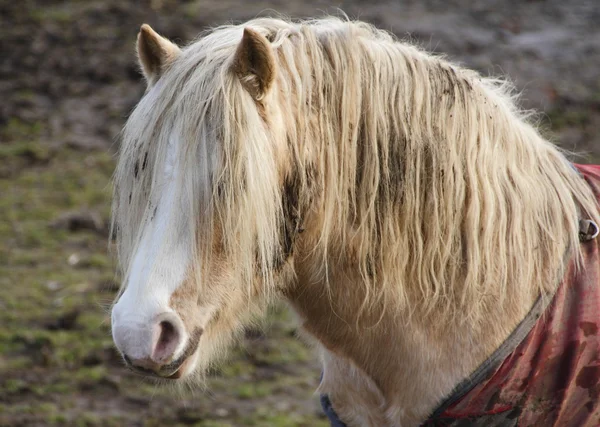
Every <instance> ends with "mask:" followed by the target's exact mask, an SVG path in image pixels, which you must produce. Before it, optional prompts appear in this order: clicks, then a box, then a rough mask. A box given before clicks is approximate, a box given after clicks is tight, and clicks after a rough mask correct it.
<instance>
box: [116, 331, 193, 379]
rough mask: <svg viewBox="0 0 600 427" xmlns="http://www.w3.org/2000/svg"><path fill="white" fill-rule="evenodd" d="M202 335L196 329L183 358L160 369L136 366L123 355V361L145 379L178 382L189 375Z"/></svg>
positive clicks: (180, 357) (182, 355)
mask: <svg viewBox="0 0 600 427" xmlns="http://www.w3.org/2000/svg"><path fill="white" fill-rule="evenodd" d="M201 335H202V329H200V328H198V329H196V330H195V331H194V334H192V337H191V339H190V341H189V342H188V344H187V346H186V347H185V350H184V351H183V353H182V354H181V356H179V357H178V358H177V359H175V360H174V361H172V362H170V363H168V364H166V365H164V366H161V367H160V369H149V367H144V366H139V365H138V366H136V365H135V364H133V363H132V361H131V360H130V359H129V358H128V357H127V356H126V355H123V359H124V360H125V364H126V365H127V367H128V368H129V369H131V370H132V371H133V372H135V373H138V374H141V375H143V376H145V377H153V378H160V379H167V380H178V379H180V378H182V377H183V376H184V375H186V374H187V373H189V371H190V365H192V364H193V363H194V359H195V355H196V352H197V351H198V347H199V341H200V336H201Z"/></svg>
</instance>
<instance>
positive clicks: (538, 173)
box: [113, 18, 597, 426]
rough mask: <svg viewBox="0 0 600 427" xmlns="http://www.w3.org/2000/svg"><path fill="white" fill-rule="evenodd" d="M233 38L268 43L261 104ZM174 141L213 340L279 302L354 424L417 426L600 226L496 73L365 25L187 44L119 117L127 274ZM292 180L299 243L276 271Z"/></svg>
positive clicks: (570, 174)
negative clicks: (291, 313) (242, 315)
mask: <svg viewBox="0 0 600 427" xmlns="http://www.w3.org/2000/svg"><path fill="white" fill-rule="evenodd" d="M244 27H249V28H251V29H252V30H254V31H255V32H256V33H258V34H261V35H262V36H263V37H264V38H265V41H266V40H268V43H270V47H269V48H270V49H272V53H273V58H274V60H275V76H276V77H275V80H274V82H273V83H272V85H271V86H270V87H269V90H268V92H267V93H265V94H264V96H263V94H261V96H259V97H257V96H256V94H250V93H249V92H248V90H247V89H246V88H247V84H246V83H247V82H248V81H253V80H252V79H253V78H255V77H252V76H249V78H248V79H245V78H244V77H241V76H240V75H239V73H238V72H236V71H235V70H234V68H236V67H235V66H234V65H235V55H236V51H237V49H238V45H239V43H240V40H241V39H242V34H243V31H244ZM267 56H268V55H267ZM236 69H239V67H237V68H236ZM248 72H249V73H250V72H252V70H250V71H248ZM173 132H176V133H177V134H178V135H179V136H180V137H181V138H182V149H181V150H180V152H179V153H178V155H179V156H181V165H182V168H183V171H184V172H183V173H182V174H181V175H182V176H184V177H185V179H184V181H182V182H181V185H182V186H183V188H184V189H185V194H186V200H189V209H186V210H185V211H183V212H181V217H180V220H181V222H182V223H185V224H189V225H190V226H192V227H193V229H194V230H195V234H196V247H195V249H194V253H195V255H194V256H195V258H196V259H197V260H198V262H197V267H196V268H194V275H193V279H191V281H190V282H189V283H192V285H190V286H194V287H196V289H197V294H198V295H199V296H198V304H201V305H202V304H209V302H210V303H211V304H216V301H219V304H223V307H221V306H219V307H221V308H223V310H222V312H223V314H222V316H223V317H222V318H220V319H226V321H225V320H215V321H214V322H215V326H214V327H213V328H215V329H213V330H217V329H216V328H217V327H218V322H219V321H222V322H226V323H221V325H224V324H227V325H230V324H231V325H233V324H234V323H235V322H232V320H231V319H235V316H236V313H237V312H236V311H235V310H237V308H239V307H240V302H239V301H246V304H247V307H246V308H248V309H249V310H250V308H252V307H254V308H256V307H259V306H262V304H263V303H265V302H268V301H270V300H272V299H273V298H274V297H279V296H283V297H284V298H286V299H287V300H288V301H289V302H290V304H291V306H292V307H293V308H294V309H295V310H296V312H297V313H298V314H299V317H300V319H301V320H300V321H301V324H302V326H303V329H304V330H305V332H306V334H307V336H308V337H309V339H310V340H312V341H313V342H315V343H317V345H318V347H319V349H320V352H321V355H322V358H323V363H324V381H323V383H322V385H321V391H322V392H326V393H328V394H329V395H330V396H331V399H332V401H333V404H334V407H335V408H336V410H337V411H338V413H339V415H340V417H341V418H342V419H343V420H345V421H346V422H347V423H349V425H373V426H381V425H393V426H411V425H418V423H419V422H420V421H422V420H423V419H424V418H425V417H426V416H427V415H428V413H429V412H430V411H431V410H433V409H434V408H435V406H436V405H437V404H438V403H439V402H440V401H441V399H443V397H444V396H446V395H447V394H448V393H449V392H450V391H451V390H452V388H453V387H454V386H455V385H456V384H457V383H458V382H459V381H460V380H461V379H463V378H464V377H465V376H467V375H469V374H470V373H471V372H472V371H473V370H474V369H475V368H476V367H477V366H478V364H479V363H481V362H482V361H483V360H484V359H485V358H486V357H488V356H489V355H490V353H491V352H492V351H493V350H494V349H495V348H497V347H498V346H499V345H500V344H501V343H502V341H503V340H504V339H505V338H506V337H507V336H508V335H509V333H510V332H511V330H512V329H513V328H514V326H515V325H516V324H517V323H518V322H519V321H520V320H521V319H522V318H523V317H524V316H525V314H526V313H527V311H528V310H529V308H530V307H531V305H532V304H533V301H534V300H535V299H536V298H537V296H538V295H540V294H546V293H552V292H553V291H554V289H555V287H556V285H557V280H558V279H559V278H560V277H561V274H562V270H563V267H564V259H565V254H567V255H569V256H574V257H576V256H578V240H577V239H578V229H577V218H578V217H580V216H582V215H585V216H588V217H592V218H595V219H597V215H596V204H595V201H594V199H593V197H592V195H591V193H590V191H589V189H588V188H587V186H586V184H585V182H584V181H583V180H582V179H580V178H579V176H578V175H577V174H576V173H575V172H574V171H573V170H572V168H571V166H570V165H569V163H568V162H567V160H566V159H565V157H564V156H563V154H561V153H560V152H559V150H557V148H556V147H554V146H553V145H552V144H551V143H549V142H548V141H546V140H545V139H543V138H542V137H541V136H540V134H539V132H538V130H537V129H536V127H535V126H534V125H532V123H531V122H530V120H528V118H527V115H526V114H525V113H523V112H522V111H520V110H519V109H518V108H517V107H516V105H515V102H514V99H513V97H512V95H511V94H510V88H509V87H508V85H507V84H505V83H503V82H502V81H498V80H494V79H489V78H484V77H481V76H480V75H478V74H476V73H474V72H472V71H469V70H466V69H464V68H461V67H459V66H457V65H455V64H452V63H450V62H448V61H446V60H444V59H442V58H438V57H434V56H432V55H430V54H428V53H426V52H424V51H422V50H420V49H419V48H417V47H415V46H414V45H411V44H409V43H404V42H400V41H397V40H396V39H394V38H393V37H392V36H391V35H389V34H388V33H385V32H383V31H379V30H376V29H375V28H373V27H371V26H369V25H367V24H365V23H360V22H347V21H343V20H339V19H335V18H327V19H322V20H314V21H305V22H300V23H292V22H287V21H283V20H278V19H256V20H253V21H250V22H247V23H245V24H244V25H242V26H226V27H220V28H217V29H215V30H213V31H211V32H210V33H208V34H206V35H205V36H204V37H203V38H201V39H199V40H198V41H196V42H194V43H192V44H190V45H189V46H187V47H185V48H183V49H182V51H181V53H180V54H179V56H178V57H177V58H176V59H175V60H173V61H172V63H171V64H170V65H169V68H168V69H167V70H166V71H165V73H164V74H163V75H162V76H161V77H160V79H158V80H157V82H156V83H155V84H154V86H153V87H152V88H151V89H150V90H149V92H148V93H147V95H146V96H145V98H144V99H143V100H142V101H141V102H140V104H139V105H138V107H137V108H136V110H135V111H134V112H133V114H132V116H131V117H130V119H129V121H128V123H127V125H126V127H125V129H124V133H123V144H122V148H121V154H120V160H119V164H118V167H117V171H116V174H115V182H116V187H115V198H114V206H113V217H114V221H115V222H114V230H115V232H116V236H117V241H118V247H119V260H120V265H121V266H122V269H123V273H124V275H125V277H127V274H128V268H129V266H130V264H131V258H132V254H133V253H134V252H135V250H136V247H137V245H139V242H140V235H141V230H142V228H143V224H145V223H147V222H148V221H151V220H152V213H153V210H154V207H155V206H153V203H154V201H155V200H158V195H159V194H160V192H161V188H160V187H159V186H157V185H154V184H155V182H157V177H156V176H155V171H157V170H162V169H163V168H162V167H161V165H162V162H164V161H165V160H164V159H165V158H166V151H167V149H168V141H169V136H170V135H171V134H172V133H173ZM144 159H146V160H144ZM144 162H146V165H145V166H144V168H143V171H142V164H143V163H144ZM136 164H137V166H136ZM136 168H137V170H138V173H137V174H136V173H135V170H136ZM290 182H292V183H293V186H292V188H293V191H294V194H295V196H297V201H296V202H297V203H296V205H295V207H294V209H295V212H296V213H297V215H298V217H299V218H300V227H299V228H298V229H297V230H296V231H297V232H299V231H302V230H304V232H302V233H298V234H296V233H292V235H293V236H292V237H293V247H292V249H293V251H292V253H291V255H290V256H289V257H287V258H286V260H285V264H284V266H283V267H277V266H276V262H274V261H273V260H275V259H277V258H278V257H279V258H281V257H282V256H283V257H285V256H287V254H285V253H284V251H283V249H282V246H281V234H282V229H283V227H284V225H285V221H286V218H285V215H284V210H282V204H284V203H285V201H286V197H289V194H288V193H286V191H288V190H286V188H287V187H286V185H287V184H288V183H290ZM174 231H175V230H174ZM225 276H226V277H227V279H226V280H225V279H218V280H217V279H215V280H212V278H213V277H225ZM189 283H188V284H189ZM234 294H235V298H228V297H227V296H228V295H234ZM194 295H195V294H194ZM213 295H216V296H214V298H213V297H212V296H213ZM230 300H237V301H238V303H236V304H237V305H235V307H236V308H235V309H234V306H233V305H231V304H230V305H227V304H229V303H228V302H227V301H230ZM202 301H204V302H202ZM206 301H208V302H206ZM250 311H252V310H250ZM227 322H229V323H227ZM238 323H239V322H238ZM208 327H209V328H210V327H211V326H210V325H209V326H208ZM229 329H234V327H233V326H231V328H229ZM219 330H221V329H219ZM223 333H226V332H223ZM208 335H209V336H210V331H209V333H208ZM215 357H217V356H215ZM201 364H202V366H205V365H206V363H201Z"/></svg>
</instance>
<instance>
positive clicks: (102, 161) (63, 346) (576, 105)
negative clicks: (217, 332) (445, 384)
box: [0, 0, 600, 426]
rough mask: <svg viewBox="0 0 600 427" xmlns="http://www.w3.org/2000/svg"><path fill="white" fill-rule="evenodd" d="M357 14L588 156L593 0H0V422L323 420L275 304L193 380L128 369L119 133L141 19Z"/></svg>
mask: <svg viewBox="0 0 600 427" xmlns="http://www.w3.org/2000/svg"><path fill="white" fill-rule="evenodd" d="M337 7H340V8H341V9H342V10H344V11H345V12H346V13H347V14H348V15H349V16H350V17H359V18H360V19H362V20H366V21H369V22H372V23H374V24H376V25H377V26H379V27H381V28H385V29H388V30H390V31H393V32H395V33H396V34H398V35H399V36H400V37H405V38H409V39H411V40H413V41H415V42H417V43H419V44H421V45H422V46H425V47H426V48H428V49H430V50H433V51H435V52H439V53H442V52H443V53H445V54H447V56H449V57H450V58H453V59H455V60H456V61H459V62H461V63H463V64H465V65H468V66H470V67H473V68H476V69H478V70H480V71H481V72H482V73H484V74H493V75H502V74H508V75H509V76H510V77H511V79H512V80H513V81H514V82H515V84H516V86H517V88H518V90H520V91H522V93H523V96H522V99H523V105H524V106H525V107H526V108H535V109H537V110H539V111H540V112H542V113H543V114H540V115H539V117H540V123H541V124H542V126H543V127H544V129H546V131H545V132H546V134H547V135H549V137H551V138H552V139H553V140H554V141H556V142H557V143H559V144H560V145H561V146H563V147H564V148H566V149H568V150H571V151H576V152H579V153H582V154H583V155H582V156H581V157H579V158H578V159H577V160H578V161H581V162H586V161H590V162H594V161H595V162H600V132H598V129H599V128H600V72H599V71H598V70H600V25H598V22H600V3H598V2H597V1H596V0H589V1H585V0H572V1H569V2H566V1H564V0H560V1H559V0H547V1H519V2H517V1H499V0H495V1H492V0H490V1H486V0H479V1H468V0H451V1H443V0H437V1H434V0H426V1H417V0H414V1H387V2H386V1H371V2H367V1H358V0H352V1H342V2H339V3H328V2H321V1H307V2H300V1H297V2H292V1H285V0H278V1H277V0H274V1H272V2H268V1H256V2H248V3H246V2H242V1H241V0H220V1H216V0H204V1H199V0H197V1H183V0H181V1H175V0H151V1H140V2H129V1H122V0H119V1H117V0H106V1H100V0H89V1H84V0H66V1H57V0H23V1H21V2H9V1H2V0H0V101H1V102H0V289H1V292H0V324H1V325H2V327H1V328H0V425H2V426H18V425H28V426H29V425H98V426H100V425H101V426H105V425H115V426H121V425H148V426H153V425H156V426H162V425H198V426H229V425H236V426H243V425H257V426H294V425H297V426H319V425H322V426H325V425H327V423H326V422H325V420H324V418H323V417H322V415H321V412H320V409H319V406H318V402H317V399H316V397H315V396H314V395H313V390H314V389H315V387H316V386H317V383H318V378H319V372H320V369H319V367H318V363H317V362H316V360H315V358H314V357H313V355H312V352H311V350H310V349H309V348H307V347H306V346H304V345H303V344H302V343H300V342H299V341H298V340H297V339H296V338H295V333H296V331H295V327H294V324H293V322H292V320H291V316H290V315H289V313H288V312H287V310H286V309H285V308H282V307H275V308H273V310H272V311H271V313H270V314H269V317H268V319H267V320H266V321H265V326H264V328H261V329H251V330H248V332H247V334H246V338H245V340H244V342H243V343H242V345H241V346H240V347H239V348H237V349H235V351H234V352H233V353H232V356H231V358H230V360H229V362H228V363H226V364H224V365H223V367H222V368H220V369H219V370H216V371H215V372H213V373H212V376H211V380H210V382H209V390H208V391H200V390H196V391H194V392H193V393H191V392H190V393H186V394H183V395H182V394H181V393H179V392H176V391H174V390H170V389H162V388H157V387H156V386H155V385H153V384H151V383H148V382H146V381H144V380H142V379H141V378H138V377H136V376H134V375H133V374H131V373H129V372H128V371H127V370H125V368H124V367H123V365H122V362H121V360H120V357H119V356H118V354H117V353H116V352H115V350H114V349H113V346H112V340H111V337H110V328H109V326H110V325H109V320H108V319H109V317H108V314H107V308H108V306H109V304H110V302H111V300H112V299H113V297H114V295H115V292H116V290H117V288H118V283H116V281H115V279H114V274H113V263H112V260H111V258H110V257H109V256H108V254H107V222H108V218H109V199H110V193H111V186H110V177H111V173H112V170H113V167H114V153H115V151H116V148H117V145H116V144H117V143H116V141H117V139H116V136H117V134H118V132H119V130H120V128H121V126H122V124H123V122H124V120H125V119H126V117H127V115H128V113H129V112H130V111H131V109H132V108H133V106H134V105H135V103H136V102H137V100H138V99H139V98H140V96H141V95H142V93H143V84H142V82H141V78H140V75H139V73H138V71H137V65H136V61H135V56H134V40H135V36H136V33H137V31H138V28H139V25H140V24H141V23H143V22H148V23H150V24H151V25H152V26H153V27H154V28H155V29H156V30H158V31H160V32H161V33H162V34H164V35H166V36H168V37H170V38H171V39H173V40H175V41H178V42H180V43H186V42H188V41H190V40H191V39H193V38H194V37H195V36H196V35H197V34H198V33H199V32H200V31H202V30H204V29H206V28H207V27H208V26H214V25H217V24H221V23H225V22H231V21H234V22H239V21H243V20H246V19H249V18H252V17H254V16H257V15H268V14H273V13H275V11H276V12H279V13H283V14H286V15H289V16H291V17H294V18H297V17H306V16H321V15H323V14H324V13H325V12H330V13H337V12H336V8H337Z"/></svg>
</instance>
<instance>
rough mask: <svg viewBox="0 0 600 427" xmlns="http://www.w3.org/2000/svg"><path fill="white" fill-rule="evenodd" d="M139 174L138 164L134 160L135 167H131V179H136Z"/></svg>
mask: <svg viewBox="0 0 600 427" xmlns="http://www.w3.org/2000/svg"><path fill="white" fill-rule="evenodd" d="M139 172H140V163H139V162H138V161H137V160H136V161H135V165H133V177H134V178H137V177H138V173H139Z"/></svg>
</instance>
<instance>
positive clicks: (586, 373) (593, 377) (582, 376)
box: [575, 366, 600, 389]
mask: <svg viewBox="0 0 600 427" xmlns="http://www.w3.org/2000/svg"><path fill="white" fill-rule="evenodd" d="M598 380H600V366H586V367H584V368H581V370H580V371H579V373H578V374H577V379H576V380H575V384H577V387H581V388H585V389H590V388H592V387H595V386H596V385H597V384H598Z"/></svg>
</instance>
